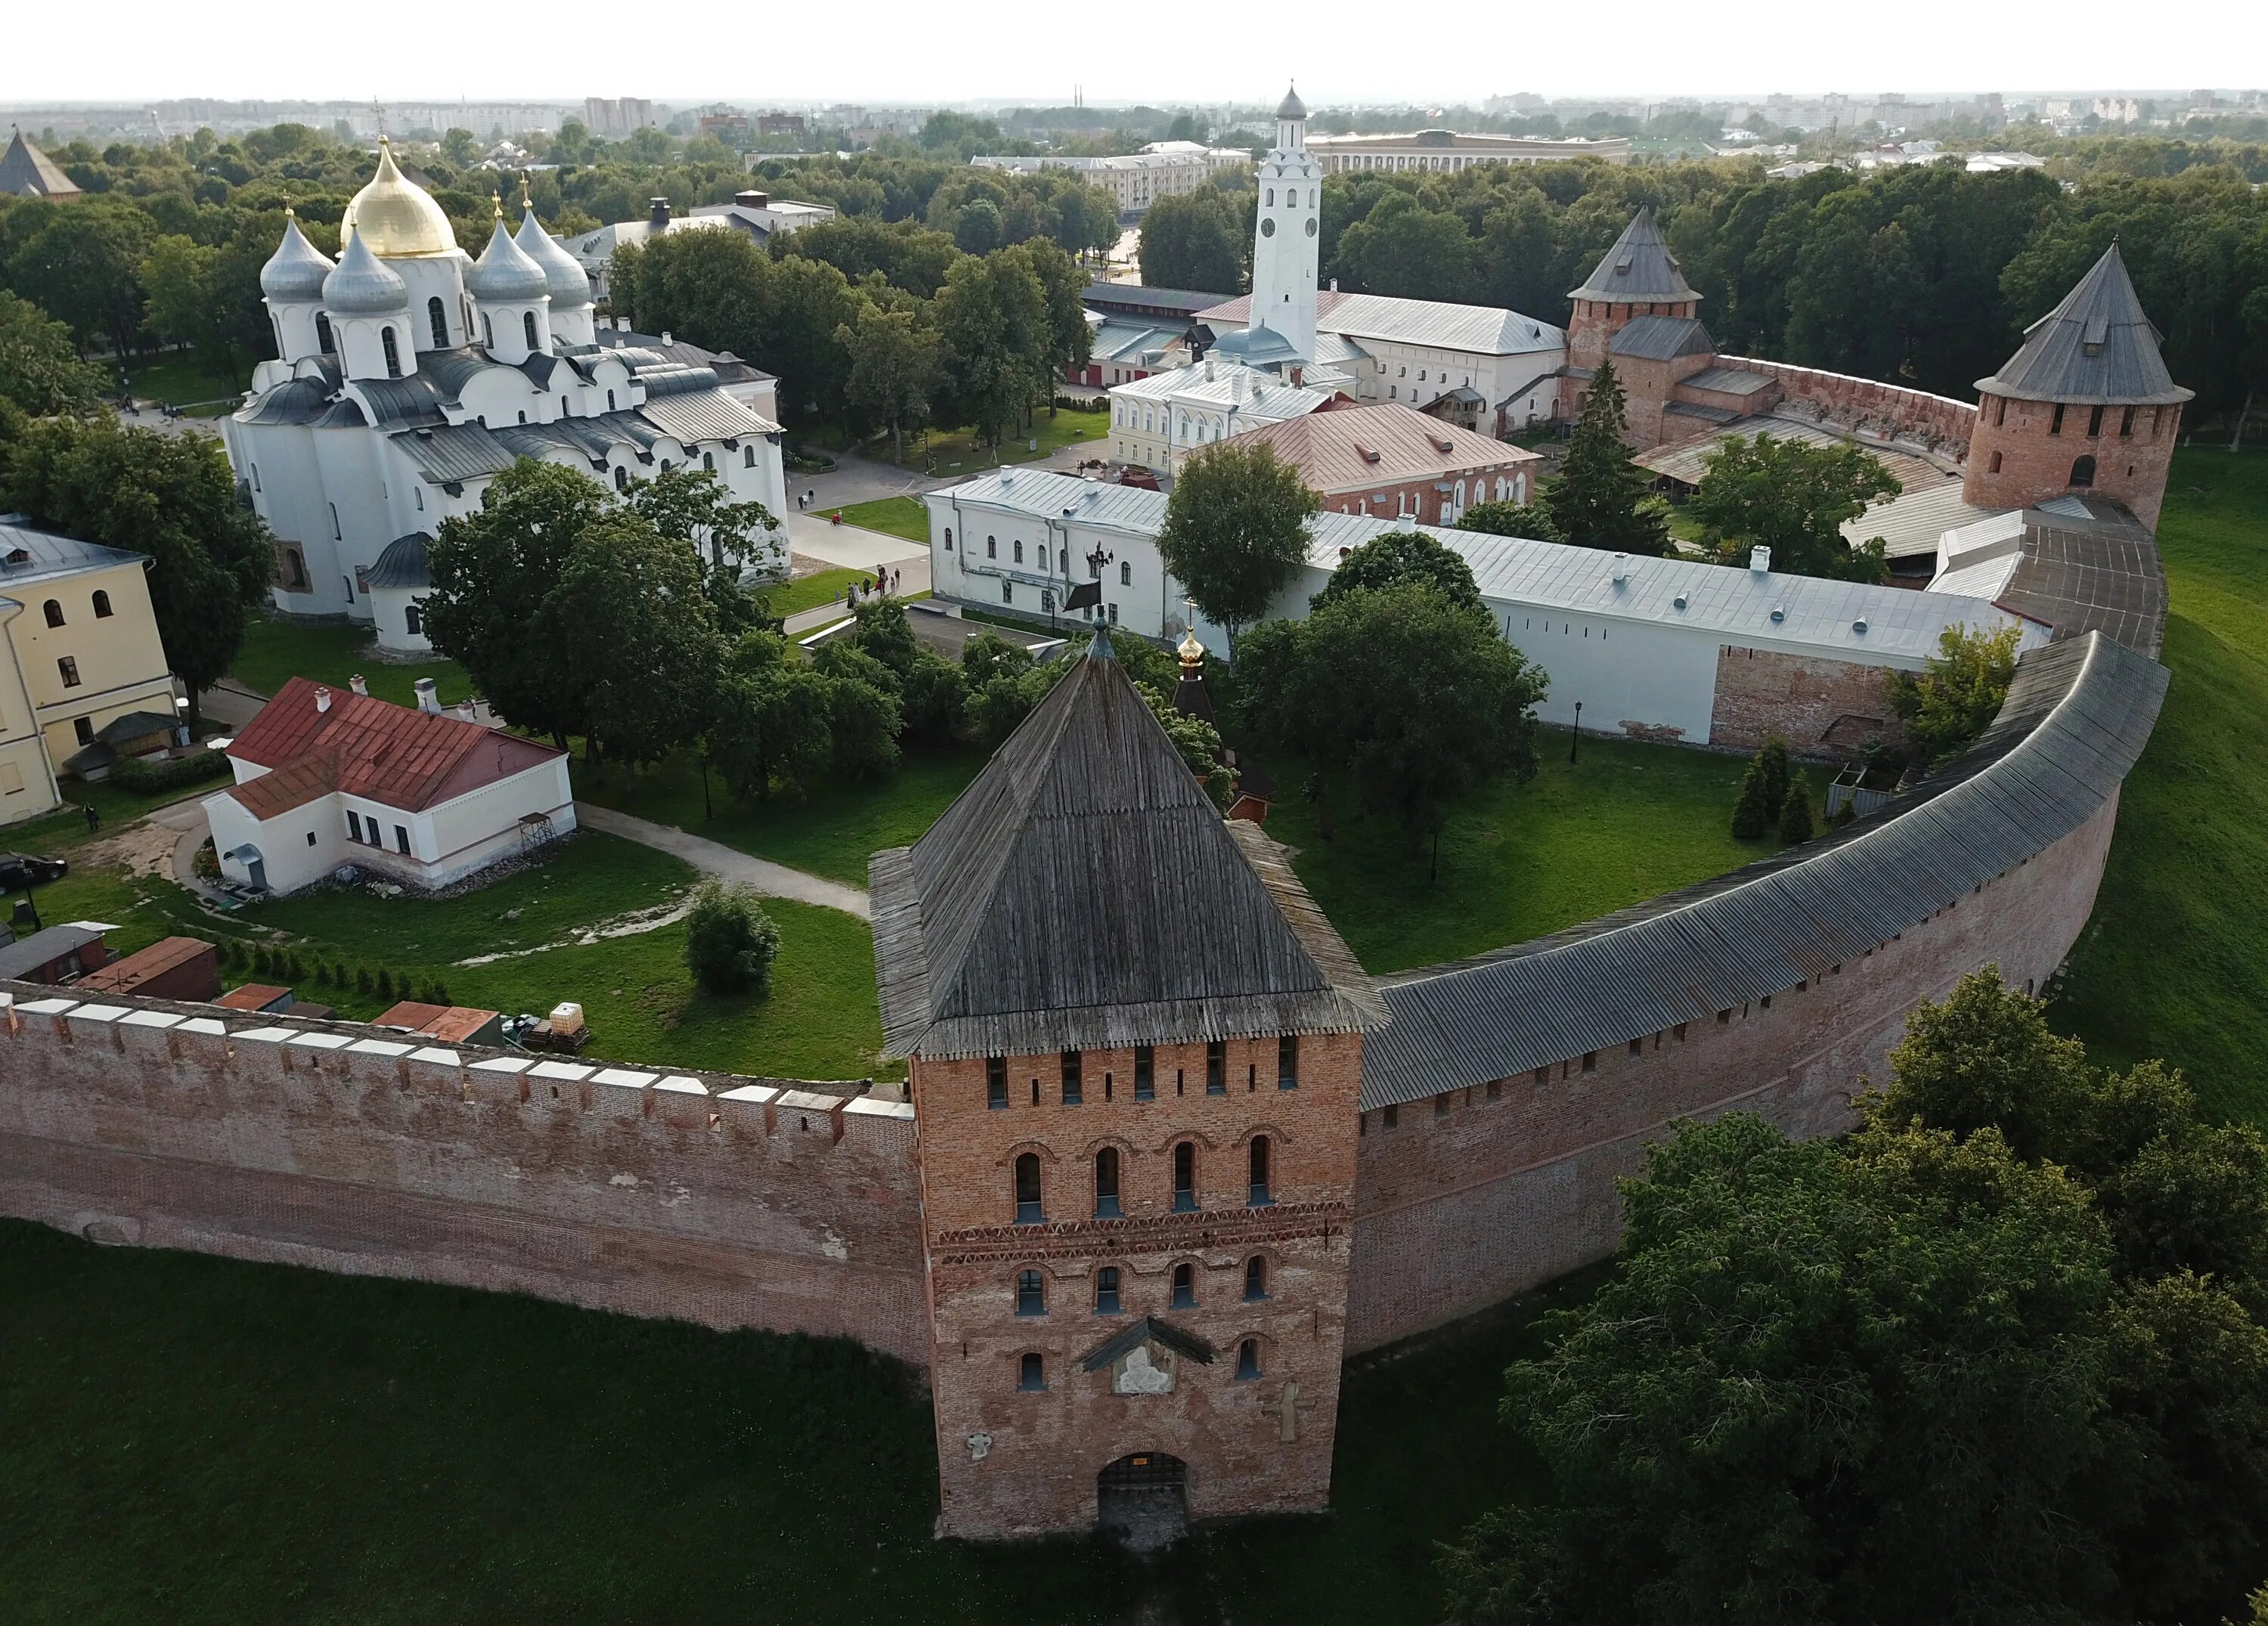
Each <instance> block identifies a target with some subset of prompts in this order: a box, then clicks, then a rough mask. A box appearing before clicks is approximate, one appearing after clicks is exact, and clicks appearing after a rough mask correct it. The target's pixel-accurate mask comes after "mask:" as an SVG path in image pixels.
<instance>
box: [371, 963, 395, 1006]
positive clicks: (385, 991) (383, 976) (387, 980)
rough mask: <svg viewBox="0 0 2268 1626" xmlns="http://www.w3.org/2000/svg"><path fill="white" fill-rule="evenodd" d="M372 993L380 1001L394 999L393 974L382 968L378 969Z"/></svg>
mask: <svg viewBox="0 0 2268 1626" xmlns="http://www.w3.org/2000/svg"><path fill="white" fill-rule="evenodd" d="M373 991H375V992H376V994H377V995H378V997H379V998H380V999H391V998H393V997H394V974H393V973H392V972H391V971H388V970H387V968H385V967H384V966H380V967H379V968H378V981H377V984H376V987H375V989H374V990H373Z"/></svg>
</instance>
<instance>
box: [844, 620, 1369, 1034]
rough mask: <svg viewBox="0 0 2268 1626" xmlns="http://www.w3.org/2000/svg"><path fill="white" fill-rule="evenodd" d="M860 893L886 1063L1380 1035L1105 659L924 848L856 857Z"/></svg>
mask: <svg viewBox="0 0 2268 1626" xmlns="http://www.w3.org/2000/svg"><path fill="white" fill-rule="evenodd" d="M872 879H873V909H874V958H875V966H876V975H877V980H878V981H879V982H880V992H881V1006H882V1034H883V1041H884V1048H885V1050H886V1052H887V1054H889V1055H891V1056H910V1055H913V1054H916V1053H919V1054H921V1055H924V1056H1008V1055H1035V1054H1045V1053H1046V1052H1048V1051H1050V1050H1059V1049H1105V1048H1118V1047H1122V1046H1129V1045H1134V1044H1152V1043H1156V1044H1173V1043H1189V1042H1193V1041H1197V1040H1203V1039H1214V1038H1229V1037H1233V1036H1238V1035H1253V1034H1274V1033H1326V1032H1346V1031H1351V1030H1359V1029H1363V1028H1366V1027H1373V1026H1379V1025H1381V1024H1382V1023H1383V1022H1384V1021H1385V1020H1386V1019H1387V1017H1386V1009H1385V1004H1384V1002H1383V1001H1382V1000H1381V998H1380V997H1379V996H1378V995H1377V993H1376V992H1375V991H1374V990H1373V989H1372V987H1371V984H1370V979H1369V978H1368V977H1366V976H1365V975H1363V971H1362V968H1361V967H1360V966H1359V965H1358V964H1357V963H1356V961H1355V958H1354V956H1353V955H1352V954H1351V953H1349V952H1348V949H1347V946H1346V945H1345V944H1344V943H1343V942H1342V941H1340V939H1339V937H1338V934H1337V932H1336V931H1333V930H1332V929H1331V925H1330V923H1329V921H1327V920H1325V919H1324V918H1323V915H1322V910H1320V909H1317V908H1316V907H1315V905H1314V900H1312V899H1311V898H1309V897H1308V896H1307V891H1306V889H1305V888H1304V887H1301V886H1300V883H1299V881H1298V879H1296V878H1295V877H1294V876H1293V875H1292V869H1291V865H1290V864H1289V863H1288V862H1286V861H1285V856H1284V850H1283V849H1282V848H1280V847H1278V845H1277V844H1276V843H1275V842H1271V841H1270V840H1269V839H1268V838H1267V836H1265V835H1263V834H1262V833H1261V832H1260V830H1259V828H1257V827H1256V826H1254V825H1251V824H1248V823H1243V822H1238V823H1235V824H1232V823H1230V822H1229V821H1227V820H1224V819H1222V817H1221V816H1220V810H1219V808H1217V807H1215V806H1213V804H1212V801H1211V798H1209V797H1207V796H1206V794H1205V791H1204V787H1203V786H1202V785H1201V784H1198V783H1197V778H1196V776H1194V775H1192V774H1191V773H1190V772H1189V769H1188V767H1187V766H1186V765H1185V764H1184V763H1183V762H1182V759H1181V755H1180V753H1179V752H1178V751H1176V750H1175V747H1174V744H1173V742H1172V741H1171V740H1170V739H1167V737H1166V732H1165V730H1164V729H1163V728H1161V727H1160V725H1159V723H1158V720H1157V718H1156V717H1153V716H1152V714H1151V711H1150V708H1149V705H1148V703H1146V702H1145V700H1144V699H1143V697H1142V695H1140V694H1139V693H1138V692H1137V690H1136V689H1135V688H1134V685H1133V683H1132V682H1131V681H1129V679H1128V678H1127V675H1126V673H1125V669H1124V668H1123V666H1120V665H1119V663H1118V662H1117V661H1116V660H1115V659H1113V658H1111V657H1110V654H1109V647H1108V639H1107V638H1098V639H1097V641H1096V650H1095V652H1094V653H1090V654H1089V655H1087V656H1086V658H1082V659H1080V660H1079V662H1078V663H1077V664H1076V665H1075V666H1073V667H1072V668H1071V670H1070V671H1069V672H1067V673H1064V676H1063V677H1062V678H1061V679H1060V680H1059V681H1057V684H1056V686H1055V688H1053V689H1051V690H1050V691H1049V694H1048V696H1047V698H1046V699H1045V700H1043V701H1042V702H1041V703H1040V704H1039V706H1038V707H1037V708H1036V709H1035V710H1034V711H1033V712H1032V714H1031V716H1029V717H1027V718H1025V720H1024V722H1023V725H1021V726H1020V727H1019V728H1018V729H1017V730H1016V732H1014V733H1013V734H1012V735H1010V736H1009V738H1008V739H1007V742H1006V743H1005V744H1004V745H1003V746H1002V747H1000V749H999V751H998V753H997V754H995V755H994V756H993V758H992V761H990V763H988V764H987V765H986V766H985V769H984V771H983V772H982V773H981V774H979V775H977V776H976V779H975V780H974V781H973V782H972V783H971V784H969V786H968V789H967V790H966V791H962V792H961V796H960V798H959V799H958V800H956V801H955V802H954V804H953V806H951V807H949V808H947V809H946V812H945V814H944V816H943V817H942V818H940V819H939V820H938V821H937V823H936V824H934V825H933V826H932V827H931V828H930V830H929V832H928V834H926V835H924V836H923V837H922V838H921V839H920V840H919V841H917V842H915V843H914V844H913V845H912V846H911V847H895V848H892V849H890V850H887V851H885V852H879V853H876V854H875V855H874V858H873V866H872Z"/></svg>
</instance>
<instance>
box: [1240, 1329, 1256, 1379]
mask: <svg viewBox="0 0 2268 1626" xmlns="http://www.w3.org/2000/svg"><path fill="white" fill-rule="evenodd" d="M1236 1375H1237V1377H1238V1378H1239V1379H1240V1380H1247V1379H1252V1378H1257V1377H1258V1376H1259V1375H1260V1340H1259V1339H1257V1338H1247V1339H1246V1340H1245V1341H1244V1342H1243V1343H1240V1344H1238V1345H1237V1346H1236Z"/></svg>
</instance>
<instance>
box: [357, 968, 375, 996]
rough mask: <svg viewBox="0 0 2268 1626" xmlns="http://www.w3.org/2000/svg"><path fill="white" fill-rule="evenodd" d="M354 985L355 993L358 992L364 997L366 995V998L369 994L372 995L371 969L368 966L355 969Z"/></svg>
mask: <svg viewBox="0 0 2268 1626" xmlns="http://www.w3.org/2000/svg"><path fill="white" fill-rule="evenodd" d="M354 985H355V992H357V994H362V995H365V996H366V995H368V994H369V993H370V991H371V981H370V968H369V967H368V966H357V967H356V968H355V983H354Z"/></svg>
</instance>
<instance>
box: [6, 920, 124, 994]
mask: <svg viewBox="0 0 2268 1626" xmlns="http://www.w3.org/2000/svg"><path fill="white" fill-rule="evenodd" d="M101 938H102V933H100V932H99V931H95V930H94V929H93V928H92V927H91V926H82V925H69V926H49V927H48V928H47V930H45V931H34V932H33V933H32V935H31V936H30V937H28V938H17V939H16V940H15V941H14V942H13V943H0V982H13V981H14V980H15V979H17V978H18V977H20V976H22V975H24V974H25V973H26V971H37V970H38V969H40V968H41V967H42V966H44V965H46V964H47V963H48V961H50V960H61V959H62V958H63V956H64V955H65V954H68V953H70V952H71V951H72V950H73V949H80V948H85V946H86V945H88V944H90V943H96V942H99V941H100V940H101Z"/></svg>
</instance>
